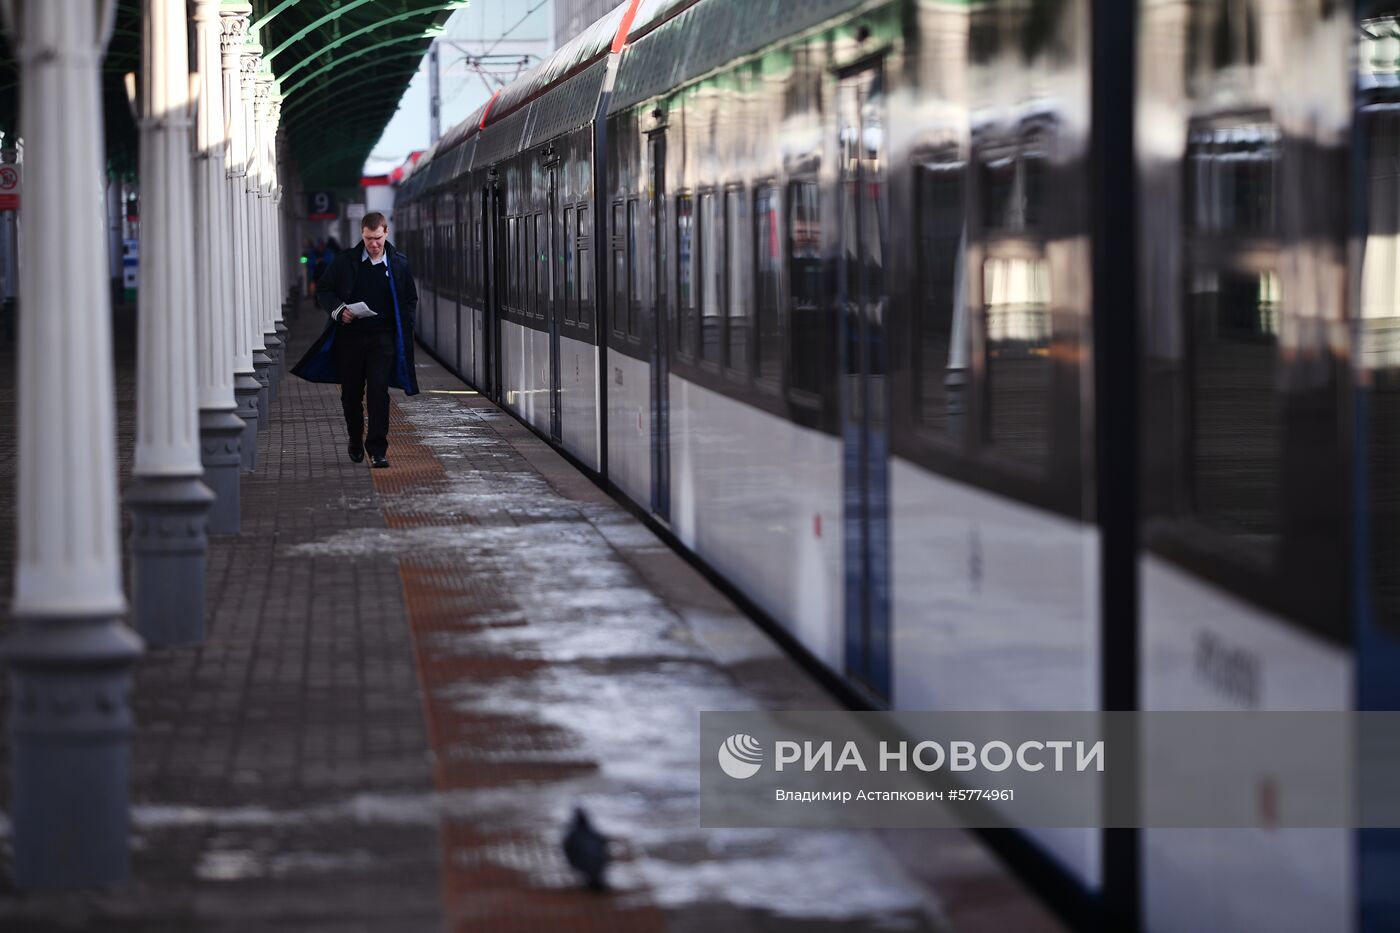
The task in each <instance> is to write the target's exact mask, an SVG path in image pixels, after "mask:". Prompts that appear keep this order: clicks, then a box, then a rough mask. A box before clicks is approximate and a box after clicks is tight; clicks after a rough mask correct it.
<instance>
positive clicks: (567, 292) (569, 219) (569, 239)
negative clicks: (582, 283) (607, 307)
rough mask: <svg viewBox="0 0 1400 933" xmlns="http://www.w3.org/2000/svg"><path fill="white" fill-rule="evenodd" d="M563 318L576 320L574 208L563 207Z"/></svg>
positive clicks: (571, 320)
mask: <svg viewBox="0 0 1400 933" xmlns="http://www.w3.org/2000/svg"><path fill="white" fill-rule="evenodd" d="M563 251H564V320H565V322H567V323H569V324H573V323H576V322H577V321H578V311H577V308H578V282H577V281H575V279H574V209H573V208H572V207H566V208H564V243H563Z"/></svg>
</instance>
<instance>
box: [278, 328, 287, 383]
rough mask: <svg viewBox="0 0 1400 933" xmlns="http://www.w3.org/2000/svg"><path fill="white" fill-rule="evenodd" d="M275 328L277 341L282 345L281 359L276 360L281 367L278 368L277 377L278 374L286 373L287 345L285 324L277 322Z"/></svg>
mask: <svg viewBox="0 0 1400 933" xmlns="http://www.w3.org/2000/svg"><path fill="white" fill-rule="evenodd" d="M276 327H277V340H278V342H279V343H281V345H282V350H281V353H282V356H281V358H280V359H279V360H278V362H279V363H280V364H281V365H280V366H279V367H278V373H279V375H280V374H284V373H286V371H287V347H288V343H287V325H286V324H283V323H282V322H281V321H280V320H279V321H278V322H277V324H276Z"/></svg>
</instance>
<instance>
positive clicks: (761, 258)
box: [753, 186, 783, 383]
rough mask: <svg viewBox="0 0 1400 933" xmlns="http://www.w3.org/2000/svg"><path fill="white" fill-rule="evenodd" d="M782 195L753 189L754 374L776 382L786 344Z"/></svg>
mask: <svg viewBox="0 0 1400 933" xmlns="http://www.w3.org/2000/svg"><path fill="white" fill-rule="evenodd" d="M780 210H781V205H780V196H779V192H778V189H777V188H774V187H771V186H769V187H763V188H759V189H758V190H757V191H755V192H754V195H753V214H754V239H753V242H754V275H755V278H756V279H757V281H756V283H755V284H756V285H757V288H756V289H755V293H754V297H755V302H754V310H755V312H757V313H756V315H755V320H754V323H755V324H756V325H757V330H758V333H757V340H756V341H755V349H756V350H757V351H758V352H757V360H756V364H757V366H756V369H755V370H754V375H755V376H757V377H758V378H759V379H761V380H764V381H766V382H769V383H776V382H777V381H778V379H779V378H780V377H781V375H782V365H783V363H782V361H783V346H782V331H781V330H780V329H779V328H780V326H781V324H780V322H779V313H778V312H779V309H780V308H781V305H782V276H783V263H782V246H781V245H780V244H781V242H782V233H781V231H782V222H781V218H780V217H779V213H780Z"/></svg>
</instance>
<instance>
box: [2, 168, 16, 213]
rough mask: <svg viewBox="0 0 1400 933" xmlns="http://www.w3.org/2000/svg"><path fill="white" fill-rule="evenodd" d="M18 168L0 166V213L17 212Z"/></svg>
mask: <svg viewBox="0 0 1400 933" xmlns="http://www.w3.org/2000/svg"><path fill="white" fill-rule="evenodd" d="M19 180H20V174H19V166H18V165H13V164H11V165H0V211H17V210H19Z"/></svg>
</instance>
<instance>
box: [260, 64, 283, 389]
mask: <svg viewBox="0 0 1400 933" xmlns="http://www.w3.org/2000/svg"><path fill="white" fill-rule="evenodd" d="M256 78H257V83H256V84H255V85H254V88H255V90H254V96H253V118H254V120H255V121H256V123H257V154H256V157H255V158H256V160H257V192H256V193H257V210H258V243H257V251H256V252H255V253H254V255H255V256H257V257H258V260H259V261H258V285H259V287H260V289H261V292H260V293H261V295H262V329H263V346H265V347H266V348H267V355H268V357H269V358H270V359H271V360H272V365H271V367H269V369H268V376H269V377H270V379H271V382H270V383H269V385H268V392H269V395H270V397H271V399H272V400H273V401H274V402H275V401H276V400H277V393H278V391H279V389H280V386H281V383H282V340H281V338H280V337H278V336H277V323H276V322H277V310H276V306H277V305H278V304H279V302H278V300H277V263H276V261H275V259H274V258H273V257H274V254H273V250H275V249H276V240H275V237H274V235H273V217H272V210H273V207H272V188H273V184H272V156H271V150H270V147H269V145H268V143H269V141H270V137H271V136H272V131H271V126H270V124H271V121H272V80H273V79H272V72H271V71H270V70H268V66H267V63H266V62H262V63H261V64H260V67H259V69H258V73H257V76H256Z"/></svg>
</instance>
